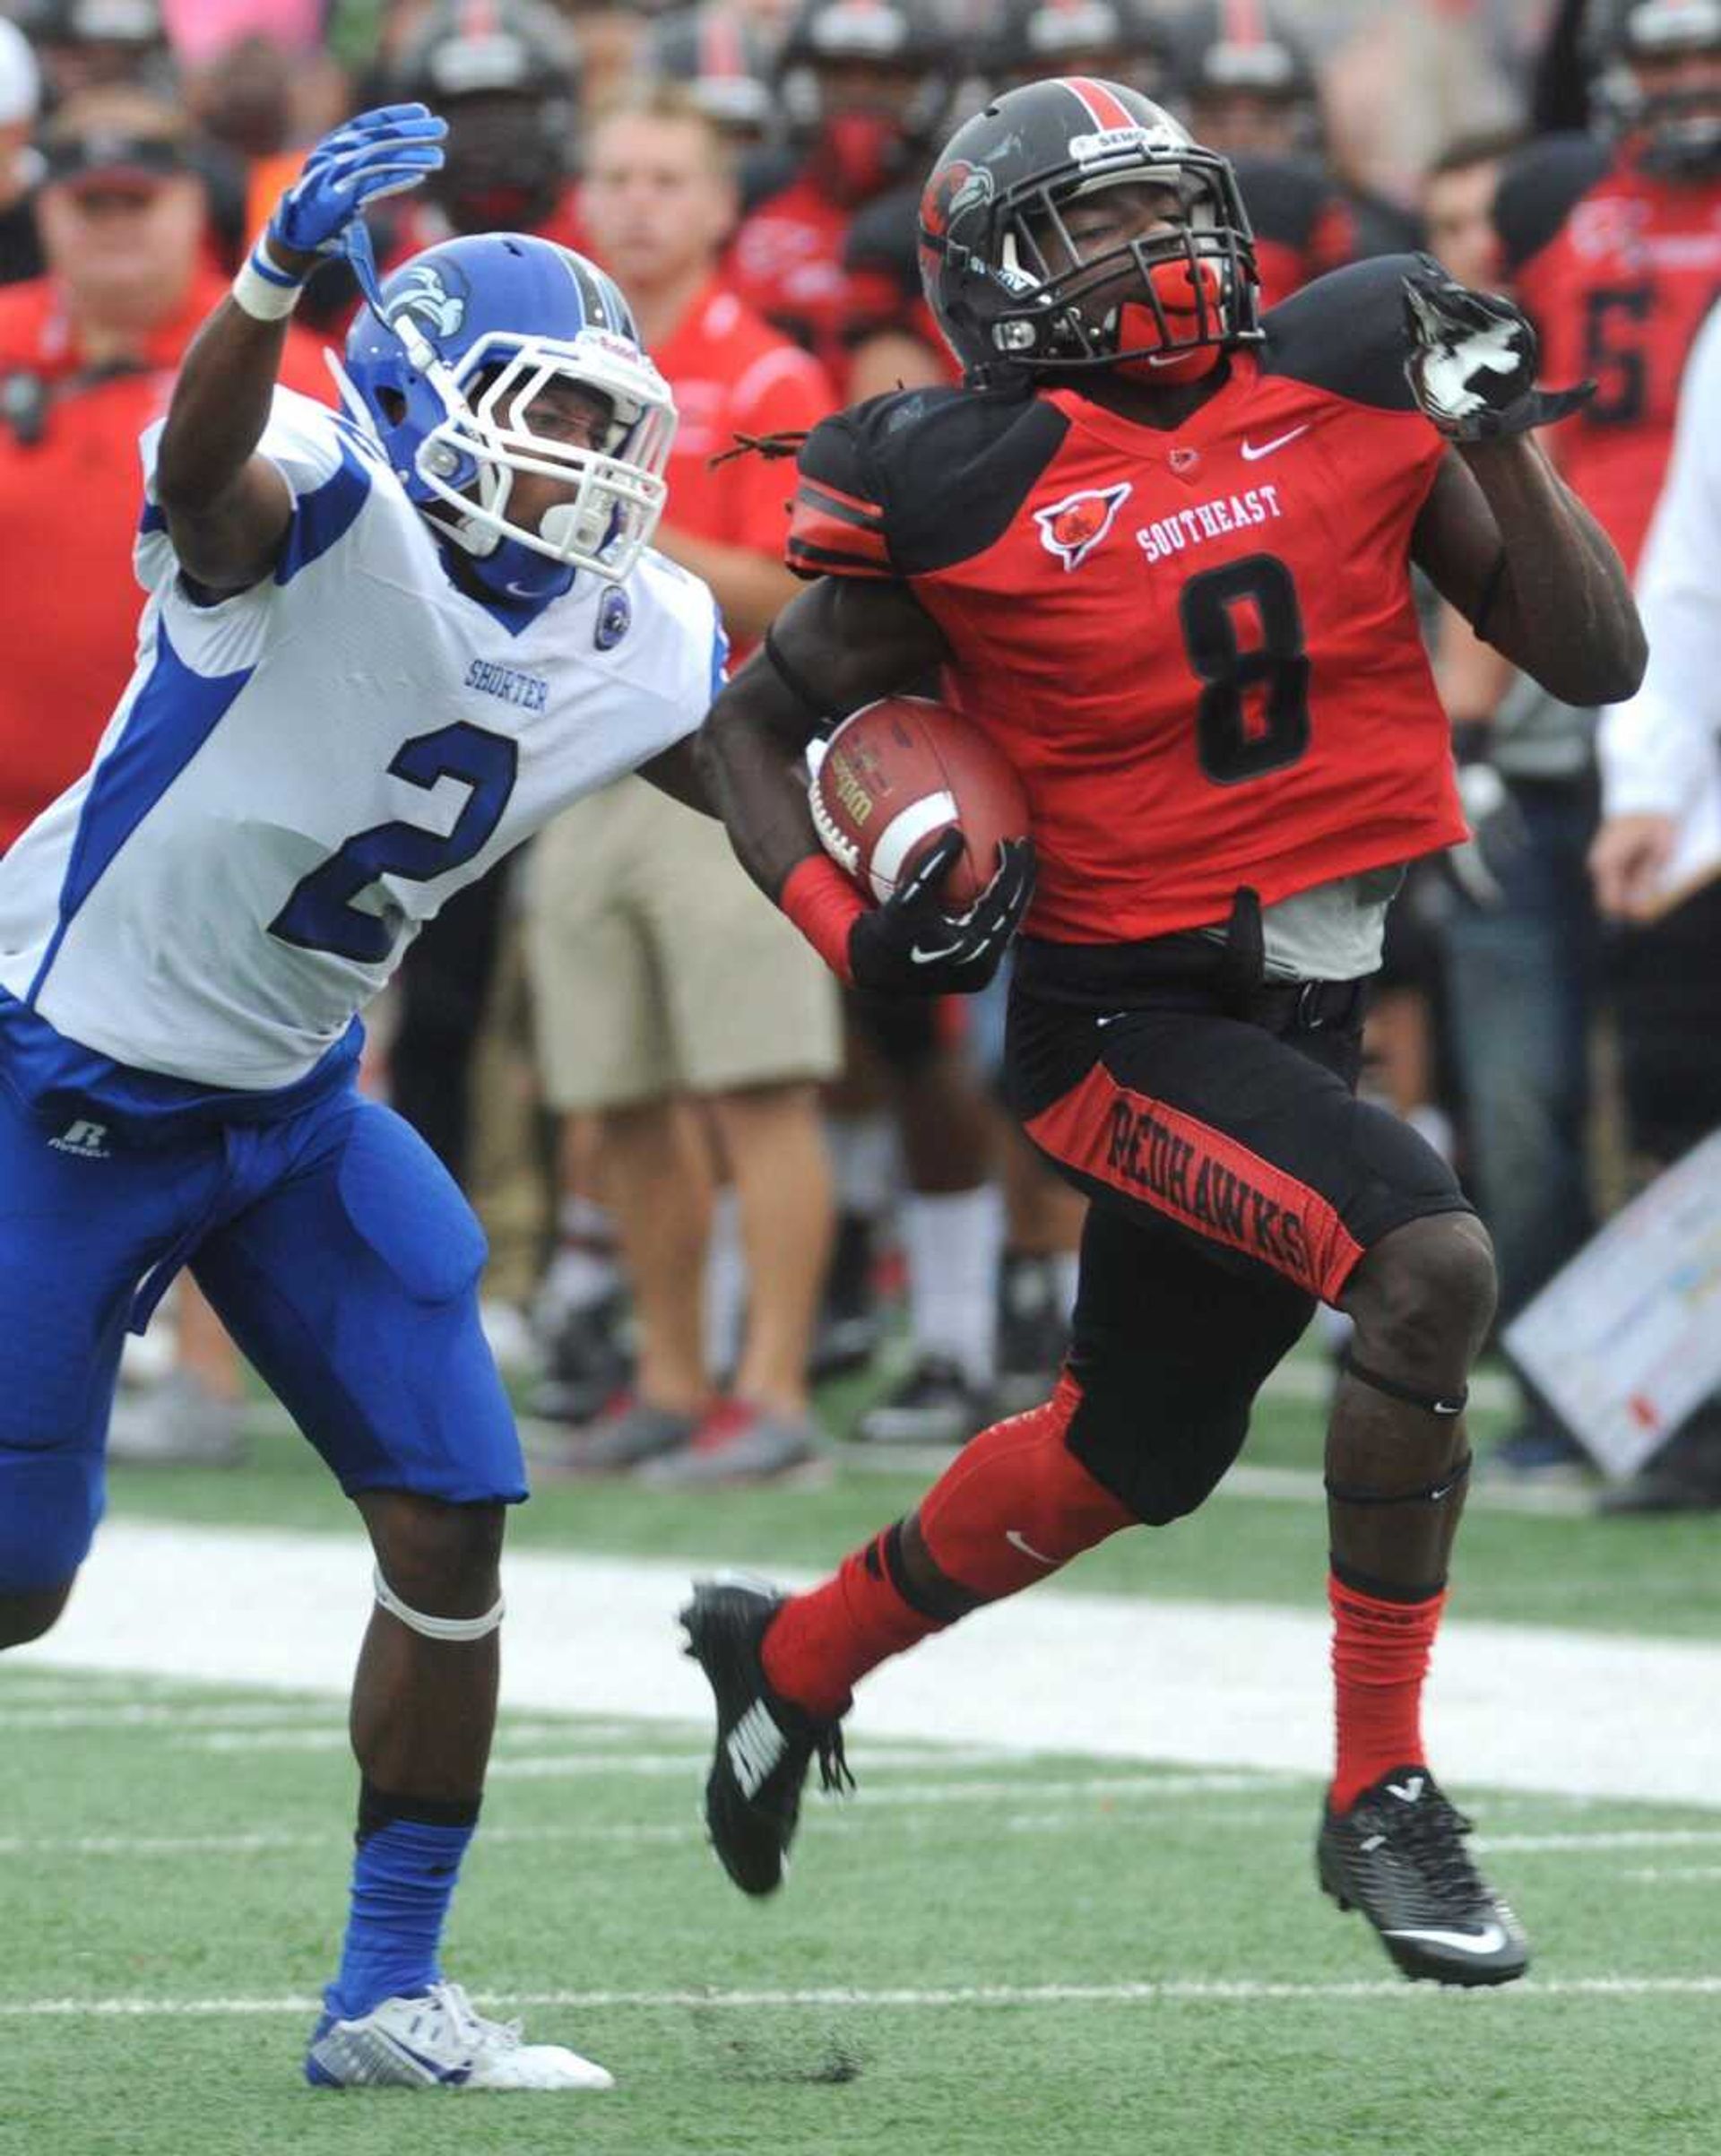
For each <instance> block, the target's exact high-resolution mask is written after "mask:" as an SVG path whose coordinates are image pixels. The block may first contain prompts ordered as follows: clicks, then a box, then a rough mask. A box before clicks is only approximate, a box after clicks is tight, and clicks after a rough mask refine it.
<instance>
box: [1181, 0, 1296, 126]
mask: <svg viewBox="0 0 1721 2156" xmlns="http://www.w3.org/2000/svg"><path fill="white" fill-rule="evenodd" d="M1172 74H1173V77H1174V80H1175V85H1176V96H1177V99H1178V104H1179V109H1180V110H1181V111H1185V112H1187V114H1188V115H1189V124H1190V126H1192V127H1194V128H1195V129H1196V131H1197V132H1198V134H1200V135H1201V136H1202V138H1203V140H1204V141H1207V142H1212V143H1217V144H1218V145H1219V147H1220V148H1221V149H1223V150H1224V151H1227V152H1232V151H1239V150H1257V151H1263V152H1273V151H1283V150H1314V149H1317V148H1318V147H1319V142H1320V134H1321V123H1320V87H1319V82H1317V80H1316V77H1315V69H1314V63H1313V61H1312V60H1311V59H1310V55H1309V50H1308V48H1307V47H1306V46H1305V45H1304V44H1303V42H1302V39H1301V38H1299V37H1298V36H1297V35H1296V34H1295V32H1294V31H1293V30H1292V29H1291V27H1290V25H1289V24H1288V23H1287V22H1285V20H1284V17H1283V15H1282V14H1280V13H1279V12H1278V11H1277V10H1276V9H1275V8H1269V7H1267V5H1265V4H1263V0H1196V5H1195V6H1194V7H1192V8H1191V9H1190V10H1189V13H1187V14H1186V15H1185V16H1184V17H1183V19H1182V22H1181V23H1180V26H1179V27H1178V30H1177V31H1176V34H1175V39H1174V47H1173V57H1172ZM1232 130H1235V132H1234V133H1232Z"/></svg>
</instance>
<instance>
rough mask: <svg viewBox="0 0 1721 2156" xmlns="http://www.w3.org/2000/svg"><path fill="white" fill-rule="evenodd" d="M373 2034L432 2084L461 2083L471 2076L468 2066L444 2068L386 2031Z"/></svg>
mask: <svg viewBox="0 0 1721 2156" xmlns="http://www.w3.org/2000/svg"><path fill="white" fill-rule="evenodd" d="M374 2033H375V2035H376V2037H377V2038H378V2039H380V2040H381V2042H382V2043H384V2044H385V2046H386V2047H387V2048H388V2049H389V2050H391V2051H392V2052H393V2053H394V2055H395V2056H396V2057H397V2058H402V2059H404V2060H405V2061H406V2063H407V2065H410V2066H416V2067H417V2068H418V2069H419V2073H420V2074H425V2075H426V2076H428V2079H429V2080H431V2081H433V2082H463V2081H465V2080H467V2079H468V2078H469V2076H470V2075H471V2067H470V2066H445V2065H442V2064H441V2063H440V2062H439V2061H438V2060H437V2059H434V2058H427V2057H426V2056H425V2055H424V2053H423V2052H422V2051H415V2050H414V2049H413V2048H412V2047H411V2044H407V2043H402V2040H401V2039H400V2038H399V2037H398V2036H393V2035H391V2034H390V2032H389V2031H388V2030H386V2029H378V2030H375V2031H374Z"/></svg>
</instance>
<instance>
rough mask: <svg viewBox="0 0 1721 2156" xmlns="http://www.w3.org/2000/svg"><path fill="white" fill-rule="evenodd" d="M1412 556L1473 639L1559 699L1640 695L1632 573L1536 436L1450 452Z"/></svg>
mask: <svg viewBox="0 0 1721 2156" xmlns="http://www.w3.org/2000/svg"><path fill="white" fill-rule="evenodd" d="M1415 556H1416V559H1417V561H1418V563H1419V564H1420V565H1421V566H1422V567H1423V568H1424V569H1425V570H1426V571H1427V572H1428V575H1429V576H1431V578H1432V579H1433V582H1434V584H1435V586H1436V587H1437V589H1438V590H1439V591H1440V593H1441V595H1442V597H1444V598H1446V599H1449V600H1450V602H1452V604H1453V605H1454V606H1455V607H1457V609H1458V610H1459V612H1460V613H1462V614H1463V615H1464V616H1465V617H1466V619H1468V621H1469V622H1470V624H1471V626H1472V627H1473V628H1475V632H1476V634H1477V635H1478V636H1481V637H1483V640H1484V641H1485V642H1487V643H1489V644H1492V645H1493V646H1494V648H1495V650H1496V651H1498V652H1500V654H1502V655H1503V656H1504V657H1506V658H1508V659H1509V660H1510V661H1511V662H1512V663H1513V665H1514V666H1518V667H1521V668H1522V669H1523V671H1525V672H1526V674H1529V675H1530V676H1531V677H1532V678H1533V679H1534V680H1537V681H1539V682H1540V683H1541V685H1542V686H1543V688H1545V689H1546V690H1547V691H1548V693H1549V695H1550V696H1554V697H1560V698H1561V701H1562V702H1564V703H1567V704H1578V705H1588V704H1617V703H1621V702H1623V701H1624V699H1625V698H1626V697H1630V696H1632V695H1634V694H1635V693H1636V691H1637V688H1638V685H1639V682H1640V681H1641V680H1643V670H1644V664H1645V661H1646V659H1647V654H1648V646H1647V644H1646V642H1645V640H1644V634H1643V625H1642V623H1641V622H1640V621H1639V619H1638V610H1637V606H1636V603H1635V602H1634V601H1633V599H1632V597H1631V586H1630V581H1629V580H1628V578H1627V576H1626V573H1625V566H1624V564H1623V563H1622V561H1621V559H1620V558H1619V556H1618V554H1616V553H1615V552H1614V550H1613V543H1612V541H1610V540H1609V539H1608V537H1607V534H1606V533H1604V531H1603V530H1602V528H1601V526H1600V525H1599V524H1597V523H1596V519H1595V518H1594V517H1593V516H1592V515H1590V513H1589V511H1588V510H1587V509H1586V508H1585V507H1584V505H1583V504H1582V502H1580V501H1579V500H1578V497H1577V496H1576V495H1575V494H1574V493H1573V492H1572V491H1571V489H1570V487H1568V486H1567V485H1566V484H1565V482H1564V481H1563V480H1561V478H1560V476H1559V474H1558V473H1557V472H1555V471H1554V469H1553V467H1552V465H1551V464H1550V463H1549V462H1548V460H1547V458H1546V457H1545V456H1544V455H1543V453H1542V451H1541V449H1540V448H1539V447H1538V446H1536V444H1535V441H1534V439H1533V438H1532V437H1530V436H1528V435H1517V436H1513V437H1510V438H1509V439H1506V440H1501V441H1497V442H1489V443H1475V444H1466V445H1465V446H1463V447H1461V448H1458V449H1456V450H1452V451H1449V453H1448V455H1447V457H1446V459H1445V462H1444V463H1442V465H1441V467H1440V473H1439V475H1438V477H1437V478H1436V480H1435V482H1434V487H1433V490H1432V492H1431V494H1430V496H1429V498H1428V501H1427V503H1426V505H1425V506H1424V507H1423V514H1422V516H1421V517H1420V519H1419V520H1418V522H1417V526H1416V538H1415Z"/></svg>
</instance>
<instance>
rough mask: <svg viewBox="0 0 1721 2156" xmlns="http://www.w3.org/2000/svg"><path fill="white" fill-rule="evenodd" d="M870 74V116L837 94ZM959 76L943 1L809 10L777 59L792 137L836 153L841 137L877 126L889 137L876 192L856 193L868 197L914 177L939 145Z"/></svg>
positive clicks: (834, 1) (810, 2)
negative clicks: (850, 80)
mask: <svg viewBox="0 0 1721 2156" xmlns="http://www.w3.org/2000/svg"><path fill="white" fill-rule="evenodd" d="M868 69H870V70H871V71H873V73H874V74H876V76H877V80H878V87H877V90H876V91H875V92H874V93H873V94H872V96H871V98H870V100H866V99H862V100H859V105H860V106H864V105H865V104H866V103H867V102H868V101H870V103H871V105H872V107H873V109H872V110H871V111H870V112H868V111H866V110H864V109H860V108H858V107H857V106H856V105H855V104H854V102H853V101H852V100H851V97H850V94H849V92H848V91H846V90H845V89H835V86H837V85H840V84H841V83H842V81H843V76H844V75H845V74H849V75H852V74H853V73H854V72H855V71H857V70H868ZM951 70H952V52H951V45H950V37H949V32H948V30H947V27H946V24H945V22H944V21H943V19H942V17H941V16H940V15H939V14H938V12H937V8H936V5H935V0H802V5H801V7H800V11H799V13H797V14H796V15H795V17H794V19H793V20H792V21H791V23H790V25H789V30H788V33H787V35H786V36H785V37H784V39H783V45H782V48H781V49H780V50H779V52H778V55H777V91H778V96H779V98H780V100H781V101H782V106H783V113H784V116H785V117H786V118H787V120H788V123H789V126H790V127H791V131H792V132H793V134H795V135H796V137H797V138H798V139H800V140H801V141H803V142H805V143H809V144H814V145H817V144H819V143H821V141H822V142H823V143H824V144H825V146H826V147H827V148H828V147H835V146H837V143H836V141H835V137H836V134H837V131H838V130H840V129H841V128H843V126H848V125H852V124H854V123H859V122H864V121H867V120H869V119H870V120H873V121H875V122H877V123H878V125H879V126H880V127H881V128H883V129H886V130H887V133H888V136H889V141H888V143H881V144H880V145H876V146H875V148H874V150H873V152H872V155H873V158H874V160H875V161H876V162H877V164H878V168H879V169H878V171H877V173H876V174H875V175H874V182H875V184H873V185H871V186H856V187H855V188H853V189H852V192H854V193H855V194H857V195H867V194H872V193H877V192H878V186H881V185H884V184H886V183H887V182H888V181H890V180H896V179H903V178H908V177H910V176H911V168H912V165H913V163H914V161H915V160H916V159H917V158H923V157H924V155H925V153H926V152H927V150H928V149H929V148H930V145H931V144H932V143H935V142H936V141H937V140H938V131H939V130H940V128H942V127H944V126H947V124H948V119H949V113H950V100H951V98H952V96H953V94H954V91H955V87H956V85H955V82H954V81H953V80H952V73H951ZM834 89H835V94H834ZM845 108H847V109H845Z"/></svg>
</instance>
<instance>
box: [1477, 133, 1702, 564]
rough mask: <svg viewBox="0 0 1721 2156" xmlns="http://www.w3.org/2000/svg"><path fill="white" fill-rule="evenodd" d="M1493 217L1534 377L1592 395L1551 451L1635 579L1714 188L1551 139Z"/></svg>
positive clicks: (1664, 454) (1576, 139)
mask: <svg viewBox="0 0 1721 2156" xmlns="http://www.w3.org/2000/svg"><path fill="white" fill-rule="evenodd" d="M1495 221H1496V223H1497V224H1498V226H1499V229H1500V239H1501V242H1502V245H1503V247H1504V249H1505V255H1506V260H1507V264H1508V266H1509V269H1510V271H1511V273H1512V275H1513V277H1514V279H1515V281H1516V286H1517V290H1518V296H1519V298H1520V299H1522V301H1523V303H1524V306H1525V307H1526V310H1527V311H1528V313H1529V314H1530V315H1531V316H1532V317H1533V318H1534V319H1535V325H1536V329H1537V333H1538V334H1539V335H1540V337H1541V340H1542V368H1541V371H1542V375H1543V377H1544V379H1545V380H1547V381H1549V382H1552V383H1556V384H1559V385H1561V386H1563V385H1565V384H1567V383H1569V382H1577V381H1582V380H1586V379H1587V378H1590V377H1594V378H1595V380H1596V382H1598V383H1599V385H1600V388H1599V390H1598V392H1597V394H1596V396H1595V397H1594V398H1592V399H1591V401H1590V403H1588V404H1587V405H1586V406H1585V407H1584V409H1583V410H1582V411H1580V412H1578V414H1577V416H1576V417H1575V418H1574V419H1573V420H1571V421H1570V423H1569V424H1568V425H1566V426H1564V427H1562V428H1561V429H1560V431H1559V433H1558V435H1557V436H1555V437H1553V441H1552V447H1553V449H1554V452H1555V455H1557V456H1558V458H1559V461H1560V467H1561V471H1562V472H1564V474H1565V476H1566V478H1567V479H1568V480H1569V481H1570V483H1571V485H1572V487H1573V488H1574V489H1576V491H1577V492H1578V494H1579V495H1580V496H1581V497H1582V498H1583V499H1584V501H1585V502H1586V503H1587V505H1588V507H1590V509H1592V510H1593V511H1594V513H1595V515H1596V517H1597V519H1598V520H1599V521H1600V523H1601V524H1602V526H1603V528H1604V530H1605V531H1606V533H1607V535H1608V537H1609V538H1610V539H1611V540H1612V541H1613V543H1614V545H1615V546H1616V547H1617V548H1618V549H1619V550H1620V554H1621V557H1622V559H1623V560H1624V562H1625V565H1626V567H1627V568H1628V569H1633V570H1635V568H1636V567H1637V561H1638V556H1639V552H1640V550H1641V549H1642V546H1643V541H1644V537H1645V534H1646V533H1647V531H1648V529H1649V519H1650V517H1651V515H1653V514H1654V511H1655V507H1656V499H1657V498H1658V496H1659V495H1660V492H1661V481H1662V475H1663V473H1664V472H1665V469H1666V465H1667V458H1668V455H1669V453H1670V452H1671V450H1672V448H1673V416H1674V413H1675V411H1676V410H1677V408H1678V403H1679V385H1680V378H1681V377H1682V374H1683V372H1684V368H1685V360H1686V356H1687V354H1688V353H1689V352H1690V351H1691V341H1692V339H1693V338H1694V337H1695V336H1696V334H1697V332H1698V329H1699V325H1700V324H1701V323H1702V320H1703V317H1704V316H1705V315H1706V314H1708V310H1709V307H1711V305H1712V304H1713V303H1714V300H1715V299H1716V296H1717V291H1721V179H1717V178H1711V179H1703V180H1675V179H1673V178H1667V177H1665V176H1663V175H1660V174H1656V173H1652V172H1646V171H1644V170H1643V169H1641V168H1640V167H1639V165H1638V163H1637V162H1636V160H1635V158H1634V157H1633V155H1632V154H1631V152H1630V150H1629V148H1628V149H1624V150H1614V149H1610V148H1608V147H1606V146H1604V145H1603V144H1601V143H1595V142H1592V141H1591V140H1590V139H1589V138H1588V136H1587V135H1565V136H1552V137H1551V138H1549V139H1548V140H1547V141H1545V142H1543V143H1535V144H1533V145H1532V146H1531V147H1530V148H1529V149H1527V150H1526V151H1524V152H1521V153H1520V154H1519V156H1518V158H1516V159H1515V160H1513V162H1512V163H1511V165H1510V166H1509V168H1508V169H1507V171H1506V173H1505V174H1504V176H1503V178H1502V179H1501V181H1500V192H1499V195H1498V197H1497V200H1496V204H1495Z"/></svg>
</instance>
